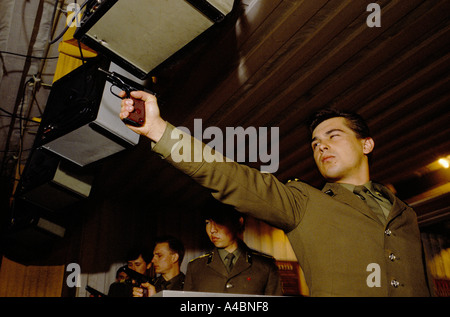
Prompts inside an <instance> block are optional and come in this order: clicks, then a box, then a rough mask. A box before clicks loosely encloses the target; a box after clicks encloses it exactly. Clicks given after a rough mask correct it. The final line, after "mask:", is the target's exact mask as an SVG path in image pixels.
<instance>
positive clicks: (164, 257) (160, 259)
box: [133, 236, 185, 297]
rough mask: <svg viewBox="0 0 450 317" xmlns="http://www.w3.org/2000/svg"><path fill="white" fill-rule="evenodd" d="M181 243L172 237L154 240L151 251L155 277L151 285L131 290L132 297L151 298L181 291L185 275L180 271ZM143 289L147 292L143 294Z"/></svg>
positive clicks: (182, 248) (182, 249) (181, 258)
mask: <svg viewBox="0 0 450 317" xmlns="http://www.w3.org/2000/svg"><path fill="white" fill-rule="evenodd" d="M184 252H185V251H184V245H183V243H182V242H181V241H180V240H179V239H177V238H175V237H173V236H161V237H158V238H157V239H156V242H155V247H154V249H153V258H152V259H151V264H152V265H153V269H154V273H155V274H157V276H156V277H155V278H154V279H153V280H152V284H150V283H143V284H141V287H135V288H134V289H133V296H134V297H143V296H144V294H147V296H152V295H154V294H156V293H158V292H160V291H163V290H172V291H181V290H183V285H184V279H185V275H184V273H183V272H181V270H180V266H181V263H182V262H183V258H184ZM144 288H146V289H147V292H144Z"/></svg>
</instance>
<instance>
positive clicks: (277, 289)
mask: <svg viewBox="0 0 450 317" xmlns="http://www.w3.org/2000/svg"><path fill="white" fill-rule="evenodd" d="M202 214H203V217H202V218H203V219H204V220H205V227H206V233H207V235H208V237H209V240H210V241H211V242H212V243H213V244H214V246H215V248H214V249H213V250H212V251H211V252H209V253H207V254H205V255H202V256H200V257H199V258H196V259H194V260H192V261H190V262H189V264H188V267H187V272H186V282H185V285H184V291H197V292H210V293H233V294H256V295H282V291H281V283H280V277H279V274H278V268H277V266H276V264H275V259H274V258H273V257H271V256H268V255H265V254H262V253H259V252H256V251H254V250H251V249H250V248H249V247H248V246H247V245H246V244H245V243H244V242H243V241H242V237H241V236H242V233H243V231H244V218H243V217H242V215H241V214H239V213H238V212H236V211H235V210H234V208H232V207H231V206H225V205H223V204H220V203H219V202H217V201H210V202H208V203H207V204H206V206H205V207H204V210H203V213H202Z"/></svg>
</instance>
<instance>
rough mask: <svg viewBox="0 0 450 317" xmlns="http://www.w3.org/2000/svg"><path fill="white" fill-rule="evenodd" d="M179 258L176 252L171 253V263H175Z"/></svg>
mask: <svg viewBox="0 0 450 317" xmlns="http://www.w3.org/2000/svg"><path fill="white" fill-rule="evenodd" d="M179 258H180V256H179V255H178V253H175V252H174V253H172V263H176V262H177V261H178V259H179Z"/></svg>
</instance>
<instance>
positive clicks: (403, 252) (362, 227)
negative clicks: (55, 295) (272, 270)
mask: <svg viewBox="0 0 450 317" xmlns="http://www.w3.org/2000/svg"><path fill="white" fill-rule="evenodd" d="M183 135H184V136H183ZM189 143H191V144H189ZM188 146H190V147H191V148H189V147H188ZM199 147H200V148H203V147H205V148H204V149H203V152H202V151H201V150H200V151H199V150H198V149H199ZM193 149H196V151H192V150H193ZM183 150H184V152H183ZM190 150H191V151H190ZM153 151H154V152H156V153H158V154H159V155H160V156H161V157H162V158H164V159H165V160H166V161H168V162H169V163H170V164H172V165H173V166H175V167H176V168H178V169H179V170H181V171H183V172H184V173H186V174H187V175H189V176H190V177H191V178H192V179H194V180H195V181H196V182H198V183H200V184H201V185H203V186H204V187H206V188H208V189H210V190H211V192H212V195H213V196H214V197H215V198H216V199H218V200H220V201H221V202H223V203H225V204H229V205H232V206H235V208H236V209H237V210H238V211H240V212H243V213H246V214H249V215H251V216H254V217H255V218H259V219H261V220H264V221H266V222H267V223H269V224H271V225H273V226H275V227H278V228H280V229H282V230H284V231H285V232H286V234H287V236H288V238H289V241H290V243H291V245H292V248H293V250H294V252H295V254H296V257H297V259H298V261H299V264H300V266H301V267H302V269H303V271H304V274H305V279H306V282H307V284H308V287H309V289H310V295H311V296H429V295H430V291H429V288H428V284H427V278H426V276H427V274H426V269H425V264H424V257H423V249H422V243H421V239H420V232H419V228H418V224H417V216H416V214H415V212H414V211H413V209H411V208H410V207H408V206H407V205H406V204H405V203H403V202H402V201H401V200H399V199H398V198H396V197H395V196H394V195H393V194H392V193H391V192H390V191H389V190H388V189H387V188H386V187H384V186H376V184H374V187H375V189H376V190H378V191H380V192H382V193H383V194H384V195H385V196H386V197H388V198H389V199H390V201H391V202H392V204H393V207H392V210H391V212H390V214H389V217H388V219H387V223H386V225H383V224H382V223H381V222H380V221H379V220H378V218H377V216H376V215H375V214H374V213H373V212H372V210H371V209H370V208H369V207H368V206H367V205H366V204H365V203H364V202H363V201H361V200H360V199H359V198H358V197H357V196H356V195H354V194H352V193H351V192H350V191H349V190H347V189H345V188H343V187H342V186H340V185H339V184H331V183H329V184H327V185H326V186H325V187H324V188H323V189H322V190H318V189H316V188H314V187H312V186H310V185H308V184H305V183H303V182H299V181H294V182H289V183H287V184H283V183H281V182H280V181H278V180H277V179H276V178H275V177H274V176H273V175H271V174H268V173H261V172H259V171H258V170H255V169H252V168H249V167H247V166H245V165H241V164H238V163H235V162H228V161H226V160H224V159H223V157H222V156H221V154H220V153H217V152H216V153H214V152H212V151H211V150H210V149H209V148H208V147H207V146H205V145H204V144H202V143H201V142H200V141H198V140H196V139H194V138H191V137H190V136H189V135H185V134H182V133H181V132H180V131H179V129H176V128H174V127H173V126H172V125H170V124H168V127H167V129H166V131H165V133H164V135H163V137H162V138H161V140H160V141H159V142H158V143H156V144H153ZM187 152H190V153H196V154H198V153H199V152H200V153H203V157H198V156H196V157H193V158H191V159H186V156H184V159H180V153H183V154H184V155H186V153H187ZM188 161H190V162H188ZM221 161H224V162H221Z"/></svg>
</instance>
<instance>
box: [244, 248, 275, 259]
mask: <svg viewBox="0 0 450 317" xmlns="http://www.w3.org/2000/svg"><path fill="white" fill-rule="evenodd" d="M249 253H250V254H251V255H256V256H261V257H264V258H268V259H271V260H272V259H274V257H273V256H271V255H269V254H265V253H262V252H259V251H255V250H251V251H250V252H249Z"/></svg>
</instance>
